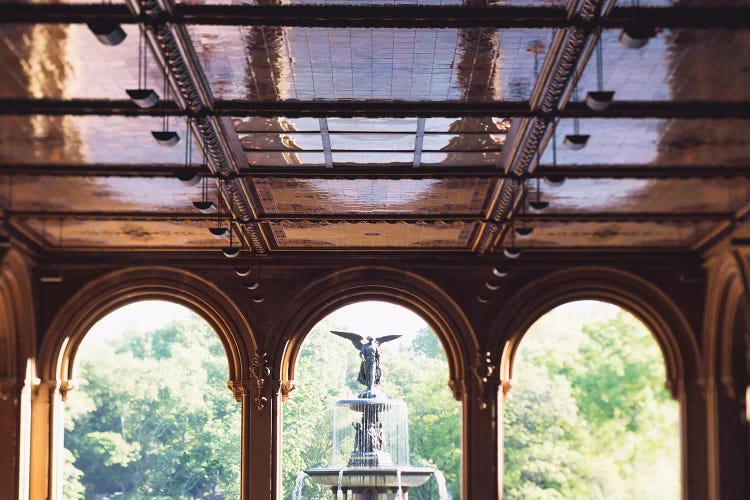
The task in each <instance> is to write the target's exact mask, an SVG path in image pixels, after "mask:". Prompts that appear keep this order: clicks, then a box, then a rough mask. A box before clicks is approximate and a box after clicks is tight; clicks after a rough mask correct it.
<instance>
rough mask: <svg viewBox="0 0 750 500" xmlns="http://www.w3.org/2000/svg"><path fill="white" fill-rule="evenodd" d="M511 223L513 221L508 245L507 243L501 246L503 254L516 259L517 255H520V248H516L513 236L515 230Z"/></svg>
mask: <svg viewBox="0 0 750 500" xmlns="http://www.w3.org/2000/svg"><path fill="white" fill-rule="evenodd" d="M512 225H513V223H512V222H511V229H510V245H508V246H507V247H505V248H503V255H505V256H506V257H507V258H509V259H517V258H518V257H520V256H521V249H520V248H516V246H515V237H514V233H515V231H514V230H513V227H512Z"/></svg>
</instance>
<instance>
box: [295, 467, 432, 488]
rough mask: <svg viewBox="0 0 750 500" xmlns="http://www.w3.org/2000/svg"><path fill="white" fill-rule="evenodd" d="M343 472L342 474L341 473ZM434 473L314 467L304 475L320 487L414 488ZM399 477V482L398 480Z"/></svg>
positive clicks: (420, 469) (428, 469) (422, 469)
mask: <svg viewBox="0 0 750 500" xmlns="http://www.w3.org/2000/svg"><path fill="white" fill-rule="evenodd" d="M342 471H343V473H342ZM434 472H435V469H434V468H433V467H411V466H405V467H378V468H373V467H345V468H343V469H341V468H338V467H314V468H310V469H305V473H306V474H307V475H308V476H310V478H311V479H312V480H313V481H315V482H316V483H318V484H320V485H322V486H329V487H336V486H341V487H342V488H349V489H353V488H398V487H399V486H401V487H402V488H415V487H417V486H422V485H423V484H424V483H426V482H427V480H428V479H429V478H430V476H432V474H433V473H434ZM399 473H400V474H399ZM399 475H400V480H399Z"/></svg>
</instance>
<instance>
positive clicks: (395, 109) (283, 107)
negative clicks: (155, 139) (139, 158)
mask: <svg viewBox="0 0 750 500" xmlns="http://www.w3.org/2000/svg"><path fill="white" fill-rule="evenodd" d="M0 115H17V116H25V115H51V116H55V115H74V116H165V115H166V116H190V117H193V118H201V117H206V116H266V117H278V116H284V117H287V118H295V117H317V118H324V117H344V118H346V117H357V118H413V117H425V118H430V117H448V118H454V117H466V116H474V117H487V116H499V117H503V118H541V119H547V120H552V119H555V118H609V119H612V118H664V119H672V118H686V119H698V118H713V119H725V118H750V102H747V101H742V102H732V101H693V102H690V101H618V102H614V103H612V105H611V106H610V107H609V108H607V109H606V110H604V111H593V110H591V109H589V108H588V107H586V105H585V104H584V103H581V102H576V103H568V104H567V105H566V106H565V108H564V109H562V110H552V111H549V112H546V111H542V110H539V109H537V110H532V109H530V108H529V104H528V102H525V101H519V102H512V101H496V102H464V101H406V102H402V101H370V100H367V101H296V100H295V101H292V100H290V101H267V102H257V101H256V102H254V101H216V102H215V103H214V104H213V106H212V108H202V109H200V110H197V111H195V110H181V109H179V108H178V107H177V105H176V104H175V103H174V102H171V101H170V102H160V103H158V104H157V105H156V106H154V107H153V108H148V109H144V108H139V107H138V106H137V105H136V104H134V103H133V102H131V101H129V100H107V99H70V100H63V99H0Z"/></svg>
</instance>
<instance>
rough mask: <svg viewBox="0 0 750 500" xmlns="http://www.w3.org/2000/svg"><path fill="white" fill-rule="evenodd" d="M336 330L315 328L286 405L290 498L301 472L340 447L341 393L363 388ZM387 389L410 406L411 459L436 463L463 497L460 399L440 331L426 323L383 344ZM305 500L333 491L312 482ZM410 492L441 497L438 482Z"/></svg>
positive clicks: (355, 361)
mask: <svg viewBox="0 0 750 500" xmlns="http://www.w3.org/2000/svg"><path fill="white" fill-rule="evenodd" d="M331 329H336V328H334V327H333V325H332V324H331V323H330V322H329V321H326V320H324V321H322V322H321V323H320V324H318V326H317V327H316V328H315V329H313V331H311V332H310V334H309V335H308V336H307V338H306V339H305V342H304V344H303V346H302V349H301V351H300V354H299V357H298V359H297V364H296V368H295V377H296V384H297V389H295V391H294V392H293V393H292V397H291V398H290V400H289V402H287V403H286V404H285V405H284V408H283V411H284V434H283V451H282V454H283V466H282V471H283V472H282V482H283V488H284V497H285V498H289V497H290V495H291V493H292V491H293V490H294V486H295V482H296V480H297V476H298V473H299V471H301V470H303V469H305V468H308V467H326V466H330V464H331V460H332V451H333V431H332V424H331V422H332V407H333V403H334V402H335V401H336V400H337V399H339V398H342V397H347V398H349V397H351V396H352V395H353V394H356V393H359V392H361V390H362V386H360V385H359V383H358V382H357V373H358V371H359V364H360V363H359V357H358V354H357V352H356V350H355V349H354V348H353V347H352V346H351V344H350V343H349V342H348V341H346V340H343V339H338V338H337V337H334V336H332V335H331V334H330V333H329V330H331ZM381 350H382V351H383V353H384V354H383V357H382V363H383V373H384V377H383V380H382V385H383V390H384V392H385V393H386V394H387V395H388V396H389V397H392V398H398V399H403V400H404V401H406V403H407V405H408V407H409V433H410V445H411V446H410V462H411V464H412V465H425V466H432V467H437V468H438V469H440V470H441V471H442V472H443V474H444V475H445V478H446V483H447V486H448V490H449V491H450V492H451V493H452V494H453V497H454V498H458V492H459V485H460V478H459V474H460V464H461V445H460V428H461V420H460V405H459V403H458V402H457V401H456V400H455V399H454V398H453V395H452V394H451V392H450V390H449V388H448V365H447V362H446V360H445V354H444V353H443V349H442V347H441V345H440V342H439V341H438V339H437V337H436V336H435V334H434V333H433V332H432V331H431V330H429V329H425V330H422V331H420V332H419V333H418V335H417V336H416V337H415V338H414V339H412V341H411V342H405V341H404V340H399V341H395V342H389V343H386V344H383V346H381ZM304 484H305V486H304V498H305V500H311V499H326V500H327V499H329V498H330V496H331V493H330V490H328V489H324V488H321V487H317V486H315V485H314V484H312V482H311V481H309V480H308V481H306V482H305V483H304ZM409 498H414V499H429V498H433V499H437V498H438V496H437V485H436V482H435V480H434V479H433V480H430V481H429V482H428V483H427V484H426V485H425V486H423V487H420V488H413V489H411V490H409Z"/></svg>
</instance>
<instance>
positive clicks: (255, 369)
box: [250, 352, 271, 411]
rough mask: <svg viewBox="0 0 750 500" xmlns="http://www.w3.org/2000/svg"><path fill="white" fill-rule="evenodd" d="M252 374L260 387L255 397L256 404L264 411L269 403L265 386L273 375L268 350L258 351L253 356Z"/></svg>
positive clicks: (259, 409)
mask: <svg viewBox="0 0 750 500" xmlns="http://www.w3.org/2000/svg"><path fill="white" fill-rule="evenodd" d="M250 375H251V377H252V379H253V380H254V381H255V385H256V387H257V389H258V395H257V396H256V397H255V404H256V405H257V406H258V411H263V409H265V407H266V404H267V403H268V397H267V396H266V395H265V394H264V393H265V386H266V382H268V379H269V377H270V376H271V367H270V366H269V364H268V353H267V352H263V353H260V354H257V353H256V354H255V355H254V356H253V361H252V364H251V365H250Z"/></svg>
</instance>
